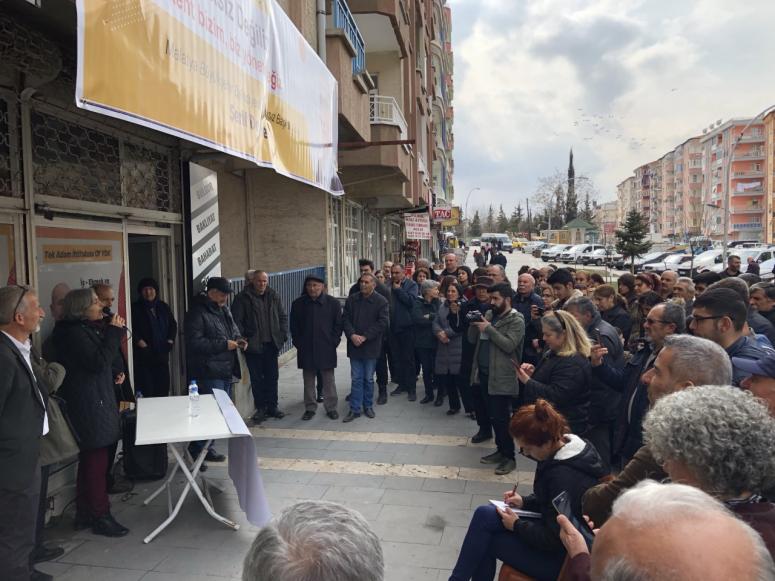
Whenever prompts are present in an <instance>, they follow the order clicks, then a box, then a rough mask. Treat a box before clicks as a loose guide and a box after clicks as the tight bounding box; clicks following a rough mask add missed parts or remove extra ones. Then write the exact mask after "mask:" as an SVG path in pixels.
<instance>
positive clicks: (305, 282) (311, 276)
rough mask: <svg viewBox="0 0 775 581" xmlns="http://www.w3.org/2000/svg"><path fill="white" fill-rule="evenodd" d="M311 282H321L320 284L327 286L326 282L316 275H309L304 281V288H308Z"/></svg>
mask: <svg viewBox="0 0 775 581" xmlns="http://www.w3.org/2000/svg"><path fill="white" fill-rule="evenodd" d="M311 280H314V281H315V282H319V283H320V284H326V281H325V280H324V279H323V278H322V277H319V276H318V275H316V274H308V275H307V277H306V278H305V279H304V286H307V283H308V282H309V281H311Z"/></svg>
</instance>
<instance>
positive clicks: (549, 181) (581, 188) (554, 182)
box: [531, 170, 598, 229]
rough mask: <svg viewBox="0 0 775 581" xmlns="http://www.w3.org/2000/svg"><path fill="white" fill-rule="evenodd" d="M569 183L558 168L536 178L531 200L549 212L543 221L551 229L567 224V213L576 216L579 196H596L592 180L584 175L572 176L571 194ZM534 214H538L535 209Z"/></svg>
mask: <svg viewBox="0 0 775 581" xmlns="http://www.w3.org/2000/svg"><path fill="white" fill-rule="evenodd" d="M569 183H570V182H569V180H568V177H567V176H566V175H565V174H564V173H563V172H561V171H559V170H555V171H554V173H553V174H552V175H550V176H545V177H542V178H539V180H538V187H537V188H536V191H535V193H534V194H533V197H532V200H531V201H533V202H535V203H536V205H537V206H540V207H541V208H543V209H544V210H547V211H548V212H549V216H548V217H547V218H546V219H545V220H544V221H545V222H548V224H547V226H549V227H551V228H552V229H557V228H562V226H563V225H564V224H567V223H568V222H569V221H570V220H568V219H567V218H568V216H569V215H572V216H573V218H575V217H577V216H578V199H579V197H582V198H583V199H586V198H587V197H589V199H590V200H594V199H597V197H598V195H597V189H596V188H595V184H594V182H593V181H592V180H591V179H590V178H588V177H586V176H585V175H577V176H574V178H573V194H572V195H570V194H569V193H568V185H569ZM569 198H570V199H569ZM534 214H535V215H536V216H538V212H537V211H535V212H534ZM573 218H571V220H572V219H573Z"/></svg>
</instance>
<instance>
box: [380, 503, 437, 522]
mask: <svg viewBox="0 0 775 581" xmlns="http://www.w3.org/2000/svg"><path fill="white" fill-rule="evenodd" d="M381 509H382V510H381V511H380V513H379V516H378V517H377V520H378V521H380V522H387V523H392V524H394V525H396V526H403V525H405V524H423V525H424V524H425V523H426V522H427V520H428V513H429V511H430V509H428V508H423V507H419V506H401V505H397V504H382V505H381Z"/></svg>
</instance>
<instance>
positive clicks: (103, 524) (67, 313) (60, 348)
mask: <svg viewBox="0 0 775 581" xmlns="http://www.w3.org/2000/svg"><path fill="white" fill-rule="evenodd" d="M102 319H103V313H102V305H101V304H100V302H99V299H98V298H97V295H96V294H95V292H94V291H93V290H92V289H90V288H86V289H78V290H73V291H70V292H69V293H67V296H65V300H64V317H63V319H62V320H61V321H58V322H57V324H56V326H55V327H54V332H53V334H52V338H53V342H54V347H55V349H56V353H57V362H58V363H61V364H62V365H63V366H64V368H65V370H66V372H67V375H66V376H65V380H64V382H63V383H62V386H61V387H60V388H59V392H58V393H59V395H60V396H62V398H63V399H64V400H65V401H67V410H68V414H69V416H70V420H71V421H72V423H73V427H74V428H75V433H76V435H77V437H78V442H79V446H80V448H81V453H80V456H79V463H78V481H77V483H76V516H75V526H76V529H80V528H86V527H91V529H92V532H93V533H94V534H97V535H105V536H108V537H121V536H124V535H126V534H127V533H128V532H129V530H128V529H127V528H126V527H123V526H122V525H120V524H119V523H117V522H116V520H115V519H114V518H113V516H112V515H111V514H110V501H109V499H108V492H107V482H106V474H107V468H108V462H109V459H108V449H109V448H110V446H111V445H112V444H115V443H116V442H117V441H118V439H119V437H120V435H121V429H120V427H119V417H118V407H117V406H116V396H115V393H114V388H113V385H114V384H115V383H117V382H119V380H120V378H117V377H114V372H113V361H114V360H115V357H116V355H117V354H118V352H119V349H120V347H121V340H122V339H123V337H124V324H125V323H124V319H123V318H121V317H120V316H119V315H113V316H112V317H111V319H110V323H109V324H107V325H105V324H104V323H103V321H102Z"/></svg>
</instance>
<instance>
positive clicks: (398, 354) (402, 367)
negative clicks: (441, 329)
mask: <svg viewBox="0 0 775 581" xmlns="http://www.w3.org/2000/svg"><path fill="white" fill-rule="evenodd" d="M390 279H391V288H390V334H389V336H388V341H389V343H390V353H391V355H392V357H393V358H395V360H396V371H398V377H397V378H396V377H394V379H396V382H397V383H398V387H397V388H396V389H394V390H393V391H391V392H390V395H399V394H401V393H408V394H409V401H415V400H416V399H417V395H416V393H415V389H416V382H417V375H416V372H415V367H414V319H412V309H413V308H414V303H415V302H416V301H417V297H418V291H417V283H416V282H414V281H413V280H412V279H411V278H408V277H407V276H406V272H404V266H403V265H402V264H399V263H396V264H394V265H393V266H392V267H391V269H390Z"/></svg>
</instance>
